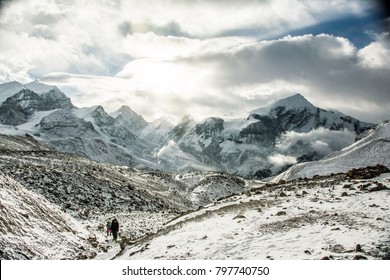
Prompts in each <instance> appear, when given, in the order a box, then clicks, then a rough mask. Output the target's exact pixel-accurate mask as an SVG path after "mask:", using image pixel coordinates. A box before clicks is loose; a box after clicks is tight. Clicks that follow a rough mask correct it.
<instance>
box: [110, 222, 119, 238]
mask: <svg viewBox="0 0 390 280" xmlns="http://www.w3.org/2000/svg"><path fill="white" fill-rule="evenodd" d="M110 228H111V232H112V239H113V240H114V241H116V238H117V236H118V231H119V223H118V221H117V220H116V219H115V218H114V219H113V220H112V222H111V227H110Z"/></svg>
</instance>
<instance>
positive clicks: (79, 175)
mask: <svg viewBox="0 0 390 280" xmlns="http://www.w3.org/2000/svg"><path fill="white" fill-rule="evenodd" d="M1 139H5V140H7V142H5V141H2V150H0V168H1V169H0V170H1V174H0V175H1V176H2V177H1V180H0V181H1V183H2V185H1V189H0V203H1V205H2V221H1V223H2V224H1V228H2V237H1V240H0V250H2V252H8V253H4V254H3V255H2V257H3V258H16V259H19V258H22V259H24V258H27V259H30V258H31V259H44V258H53V259H57V258H70V259H73V258H92V257H97V256H99V254H104V253H107V251H108V248H111V249H112V248H116V249H117V250H120V245H119V244H113V243H108V242H109V240H108V239H107V237H105V235H104V231H103V230H102V228H101V226H102V225H103V224H105V223H106V222H107V220H111V219H112V218H113V217H114V216H115V217H118V219H120V221H121V225H122V226H121V235H122V237H123V240H125V239H126V240H133V239H135V238H139V237H142V236H144V235H145V234H148V233H150V232H155V231H157V230H158V229H159V228H160V227H161V226H162V225H163V224H164V222H166V221H168V220H169V219H171V218H173V217H176V216H178V215H181V214H182V213H185V212H188V211H193V210H195V209H198V208H199V207H203V206H204V205H206V204H209V203H212V202H215V201H217V200H218V199H220V198H222V197H224V196H226V195H231V194H235V193H240V192H243V191H246V190H247V188H248V187H249V186H248V185H247V183H246V181H244V180H242V179H239V178H236V177H234V176H232V175H228V174H220V173H207V174H201V173H189V174H182V175H176V174H166V173H162V172H160V171H148V172H140V171H137V170H135V169H132V168H129V167H123V166H122V167H120V166H113V165H108V164H101V163H97V162H93V161H90V160H88V159H86V158H83V157H79V156H75V155H71V154H65V153H59V152H55V151H51V150H49V149H48V147H45V146H40V145H39V144H37V143H35V142H34V141H32V140H31V136H25V137H21V136H14V137H11V136H2V137H1ZM15 147H17V149H16V148H15ZM10 148H12V150H11V149H10ZM10 182H11V183H10ZM10 188H11V189H10ZM10 193H11V195H10ZM21 194H22V195H21ZM24 197H26V198H24ZM30 197H33V199H34V201H35V202H34V204H33V205H31V208H29V204H30V203H29V201H30V200H31V199H30ZM24 204H26V205H24ZM41 204H42V205H41ZM33 206H34V207H33ZM16 208H18V209H19V208H20V209H19V210H18V213H19V212H22V213H25V215H27V216H34V222H31V225H30V221H29V218H28V217H27V218H26V217H24V216H23V215H22V214H20V215H16V214H15V213H14V211H15V209H16ZM42 209H43V210H42ZM42 211H44V212H45V213H41V212H42ZM50 211H52V212H55V213H57V214H56V215H57V216H59V217H58V218H56V220H55V221H53V222H51V220H50V219H51V217H52V216H53V215H54V214H50V213H49V212H50ZM46 212H48V213H46ZM3 214H4V215H3ZM46 214H47V215H46ZM39 219H42V221H40V220H39ZM64 221H70V222H69V223H70V224H69V225H68V224H67V223H65V222H64ZM45 223H49V224H50V225H51V226H53V227H55V228H56V230H57V231H52V230H49V229H47V227H46V225H45ZM57 223H58V224H61V223H63V224H62V227H59V225H58V224H57ZM71 224H76V226H71ZM9 225H13V226H14V227H15V228H12V227H10V226H9ZM32 225H33V226H34V227H33V228H30V226H32ZM16 228H18V230H16ZM39 229H40V232H39V234H37V233H34V232H35V231H38V230H39ZM70 229H72V230H70ZM62 231H64V232H65V231H66V232H68V231H69V238H70V239H71V240H70V241H69V240H68V241H66V242H65V241H64V242H65V243H64V245H63V246H64V248H63V249H58V250H60V251H61V252H58V253H54V252H52V251H51V250H49V249H50V248H51V247H52V243H50V242H47V243H45V242H46V241H45V237H44V236H45V235H46V234H53V240H55V238H57V237H58V236H57V235H56V234H59V235H61V234H62V233H61V232H62ZM26 232H28V234H27V235H26V234H25V233H26ZM31 234H33V236H34V238H33V239H31ZM61 236H62V235H61ZM58 238H59V237H58ZM61 238H62V239H64V238H65V237H63V236H62V237H61ZM30 239H31V240H32V241H31V242H32V243H31V244H30V245H31V246H30V247H31V248H30V247H28V248H29V249H28V252H29V253H24V255H22V254H17V253H15V252H18V251H21V252H23V251H24V249H23V246H27V245H23V244H24V243H26V242H27V243H28V242H30V241H28V240H30ZM58 240H61V239H58ZM74 240H77V242H76V241H74ZM53 242H54V241H53ZM99 242H100V243H99ZM66 244H67V245H66ZM80 244H81V245H80ZM86 244H87V245H88V246H87V245H86ZM97 244H100V245H101V246H98V245H97ZM89 245H91V246H92V247H91V246H89ZM40 246H42V249H39V248H40ZM68 247H69V248H68ZM7 248H8V249H7ZM9 248H14V249H12V250H11V249H9ZM26 248H27V247H26ZM80 248H81V249H80ZM26 250H27V249H26ZM62 250H63V251H64V252H63V251H62ZM68 251H69V252H68ZM114 251H115V250H114ZM11 252H13V253H11Z"/></svg>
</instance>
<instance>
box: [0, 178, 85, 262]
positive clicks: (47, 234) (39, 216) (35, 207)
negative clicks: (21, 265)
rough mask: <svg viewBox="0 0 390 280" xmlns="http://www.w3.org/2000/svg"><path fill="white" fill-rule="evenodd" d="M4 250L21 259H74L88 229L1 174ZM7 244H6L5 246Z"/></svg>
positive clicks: (0, 194) (83, 242) (2, 238)
mask: <svg viewBox="0 0 390 280" xmlns="http://www.w3.org/2000/svg"><path fill="white" fill-rule="evenodd" d="M0 206H1V207H0V212H1V229H0V230H1V236H0V246H1V247H2V248H1V250H2V251H3V252H4V253H2V254H6V255H9V256H13V257H16V258H21V259H63V258H66V259H74V258H75V257H76V255H77V254H78V253H79V251H80V250H79V247H81V246H84V247H88V246H89V245H88V243H87V242H86V240H85V238H83V236H87V233H88V232H87V231H86V230H85V228H84V227H83V226H82V225H81V224H80V223H79V222H78V221H76V220H75V219H74V218H73V217H72V216H70V215H68V214H66V213H64V212H63V211H61V210H60V209H59V207H58V206H56V205H54V204H52V203H50V202H49V201H47V200H46V199H45V198H44V197H43V196H41V195H39V194H36V193H33V192H31V191H29V190H27V189H25V188H24V187H23V186H22V185H20V184H19V183H18V182H16V181H15V180H13V179H12V178H10V177H8V176H5V175H3V174H2V173H0ZM3 246H5V247H3Z"/></svg>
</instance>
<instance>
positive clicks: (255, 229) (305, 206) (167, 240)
mask: <svg viewBox="0 0 390 280" xmlns="http://www.w3.org/2000/svg"><path fill="white" fill-rule="evenodd" d="M365 184H366V185H367V184H368V185H369V186H370V187H373V186H376V185H378V184H383V185H385V186H387V188H388V187H389V186H390V174H386V175H383V176H381V177H378V178H375V179H371V180H356V181H348V180H345V179H341V180H340V179H335V178H331V177H329V178H322V179H320V180H316V181H315V180H313V181H301V182H298V181H297V182H294V183H289V184H285V185H273V186H270V187H267V186H265V187H256V186H255V187H254V188H253V189H252V191H251V192H250V193H248V194H247V195H241V196H233V197H231V198H228V199H225V200H222V201H220V202H217V203H215V204H213V205H211V206H209V207H206V208H204V209H202V210H199V211H196V212H193V213H191V214H188V215H185V216H182V217H180V218H178V219H176V220H174V221H172V222H170V223H169V224H167V225H165V226H164V228H163V229H162V230H160V231H159V232H158V233H157V234H155V235H154V236H152V237H150V238H147V239H144V240H142V241H140V242H137V243H135V244H133V245H129V246H128V248H126V249H125V251H124V252H123V253H122V254H121V255H120V256H118V259H122V260H123V259H235V260H240V259H244V260H246V259H287V260H295V259H297V260H301V259H321V258H323V257H328V258H330V259H352V258H356V256H357V255H360V256H363V257H364V258H367V259H377V258H381V256H382V255H381V254H383V253H384V252H382V251H381V249H380V248H382V246H385V247H386V246H387V248H389V247H388V246H389V236H390V227H389V223H390V211H389V205H390V191H389V189H387V190H383V191H377V192H369V191H362V190H361V188H362V186H363V185H365ZM343 192H346V193H347V195H346V196H342V195H341V194H342V193H343ZM282 193H283V195H282ZM358 244H359V245H361V248H362V251H361V252H357V251H356V246H357V245H358ZM386 250H387V249H385V250H384V251H386Z"/></svg>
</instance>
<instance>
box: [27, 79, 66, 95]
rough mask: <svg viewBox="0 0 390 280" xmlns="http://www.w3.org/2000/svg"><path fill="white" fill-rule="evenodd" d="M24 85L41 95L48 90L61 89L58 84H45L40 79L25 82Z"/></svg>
mask: <svg viewBox="0 0 390 280" xmlns="http://www.w3.org/2000/svg"><path fill="white" fill-rule="evenodd" d="M24 86H25V87H26V88H27V89H29V90H31V91H33V92H35V93H37V94H39V95H41V94H43V93H47V92H49V91H51V90H54V89H57V90H58V91H59V89H58V88H57V87H56V86H52V85H47V84H43V83H41V82H39V81H38V80H35V81H32V82H30V83H28V84H25V85H24Z"/></svg>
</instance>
